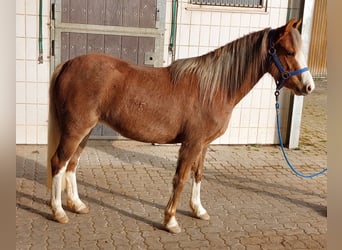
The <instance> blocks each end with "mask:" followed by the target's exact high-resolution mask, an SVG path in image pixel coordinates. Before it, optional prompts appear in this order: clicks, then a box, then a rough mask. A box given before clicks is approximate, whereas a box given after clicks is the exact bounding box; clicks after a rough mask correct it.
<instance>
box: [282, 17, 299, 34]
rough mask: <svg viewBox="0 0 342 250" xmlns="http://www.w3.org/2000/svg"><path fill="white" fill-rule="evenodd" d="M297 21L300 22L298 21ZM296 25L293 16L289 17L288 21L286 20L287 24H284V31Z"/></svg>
mask: <svg viewBox="0 0 342 250" xmlns="http://www.w3.org/2000/svg"><path fill="white" fill-rule="evenodd" d="M298 22H299V24H300V21H298ZM296 25H297V22H296V19H295V18H294V17H293V18H291V19H290V21H288V22H287V24H286V25H285V32H289V31H291V29H292V28H296V27H297V26H296ZM298 26H299V25H298Z"/></svg>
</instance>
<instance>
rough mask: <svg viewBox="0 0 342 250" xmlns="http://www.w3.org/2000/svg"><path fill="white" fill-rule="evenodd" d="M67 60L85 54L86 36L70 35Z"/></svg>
mask: <svg viewBox="0 0 342 250" xmlns="http://www.w3.org/2000/svg"><path fill="white" fill-rule="evenodd" d="M69 36H70V46H69V51H70V52H69V58H70V59H71V58H74V57H76V56H79V55H84V54H86V53H87V34H81V33H70V35H69Z"/></svg>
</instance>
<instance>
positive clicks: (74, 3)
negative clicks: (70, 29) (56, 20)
mask: <svg viewBox="0 0 342 250" xmlns="http://www.w3.org/2000/svg"><path fill="white" fill-rule="evenodd" d="M69 22H70V23H87V0H71V1H70V4H69Z"/></svg>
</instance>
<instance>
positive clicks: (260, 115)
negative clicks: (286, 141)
mask: <svg viewBox="0 0 342 250" xmlns="http://www.w3.org/2000/svg"><path fill="white" fill-rule="evenodd" d="M189 2H190V1H189V0H179V6H178V10H179V11H178V29H177V36H176V37H177V39H176V47H175V51H176V54H175V58H176V59H178V58H185V57H191V56H198V55H201V54H204V53H207V52H208V51H211V50H213V49H215V48H217V47H219V46H222V45H224V44H226V43H228V42H230V41H232V40H234V39H236V38H238V37H240V36H242V35H244V34H248V33H249V32H252V31H256V30H260V29H263V28H265V27H273V28H275V27H278V26H280V25H283V24H284V23H285V22H286V19H287V15H288V0H269V1H268V8H267V12H262V11H256V10H248V11H246V10H242V11H241V10H239V11H235V10H234V9H232V8H224V7H222V8H220V9H218V10H217V9H216V10H215V11H213V10H212V9H210V7H208V8H206V9H201V10H199V8H198V7H197V8H196V7H194V6H192V5H190V4H189ZM171 6H172V1H171V0H167V7H166V27H165V52H164V62H165V63H164V64H165V65H168V64H169V63H170V57H169V54H168V44H169V36H170V27H171V25H170V23H171ZM49 11H50V1H43V22H42V23H43V48H44V55H43V63H42V64H39V63H38V29H39V0H16V21H17V24H16V46H17V47H16V52H17V53H16V142H17V143H18V144H45V143H47V117H48V84H49V77H50V72H49V67H50V61H49V60H50V58H49V50H50V45H49V39H50V27H49V18H50V14H49ZM273 92H274V82H273V80H272V79H271V77H270V76H268V75H265V77H263V78H262V80H261V81H260V82H259V83H258V84H257V85H256V87H255V88H254V89H253V90H252V91H251V92H250V93H249V94H248V95H247V96H246V97H245V98H244V99H243V100H242V101H241V102H240V103H239V104H238V105H237V107H236V109H235V110H234V113H233V116H232V118H231V122H230V125H229V127H228V130H227V132H226V133H225V134H224V135H223V136H222V137H220V138H219V139H217V140H216V141H215V142H214V143H222V144H244V143H262V144H273V143H277V138H276V127H275V110H274V96H273ZM283 100H284V101H283V103H282V107H285V108H283V116H284V117H286V116H287V113H288V107H289V94H288V93H285V95H284V96H283ZM282 126H283V127H286V124H285V123H283V124H282Z"/></svg>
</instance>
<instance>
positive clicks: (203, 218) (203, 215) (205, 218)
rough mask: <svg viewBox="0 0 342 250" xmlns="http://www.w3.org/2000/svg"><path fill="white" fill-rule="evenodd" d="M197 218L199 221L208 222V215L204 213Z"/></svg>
mask: <svg viewBox="0 0 342 250" xmlns="http://www.w3.org/2000/svg"><path fill="white" fill-rule="evenodd" d="M197 217H198V218H199V219H201V220H210V216H209V214H208V213H204V214H201V215H198V216H197Z"/></svg>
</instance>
